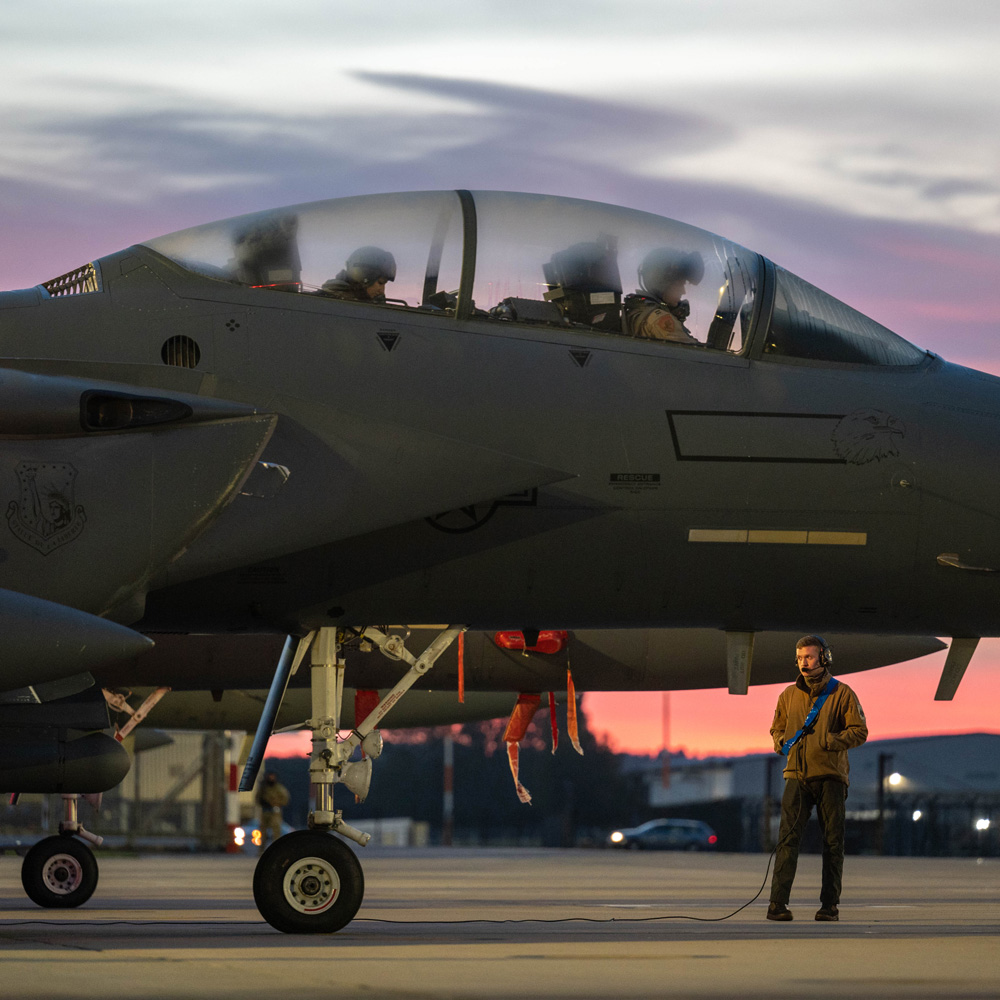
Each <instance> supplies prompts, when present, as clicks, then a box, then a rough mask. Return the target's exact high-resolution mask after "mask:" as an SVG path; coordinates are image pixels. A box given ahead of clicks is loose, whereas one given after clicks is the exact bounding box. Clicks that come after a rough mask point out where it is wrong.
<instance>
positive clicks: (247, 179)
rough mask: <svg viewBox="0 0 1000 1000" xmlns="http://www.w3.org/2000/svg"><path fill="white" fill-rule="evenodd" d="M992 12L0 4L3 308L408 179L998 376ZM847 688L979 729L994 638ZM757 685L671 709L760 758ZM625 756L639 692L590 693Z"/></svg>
mask: <svg viewBox="0 0 1000 1000" xmlns="http://www.w3.org/2000/svg"><path fill="white" fill-rule="evenodd" d="M998 105H1000V5H995V4H988V3H985V2H983V0H954V2H952V3H949V4H948V5H947V7H946V8H942V6H941V4H939V3H933V4H932V3H927V2H921V0H907V2H902V0H879V2H877V3H872V2H870V0H864V2H860V0H842V2H840V3H837V4H819V3H814V2H803V0H771V2H769V3H767V4H766V5H764V4H752V3H751V4H748V3H746V2H745V0H739V2H737V0H706V2H703V3H675V2H670V0H615V2H610V0H607V2H606V0H578V2H576V3H573V4H538V3H528V2H526V0H504V2H498V0H461V2H457V0H445V2H438V3H433V4H416V3H412V2H401V0H384V2H382V3H380V4H378V5H377V7H376V8H366V7H360V6H357V5H343V4H339V3H330V2H329V0H307V2H301V3H295V2H292V3H291V4H288V5H285V6H283V7H276V6H275V5H274V4H271V3H268V4H265V3H262V2H260V0H240V2H239V3H236V2H227V0H221V2H213V3H208V4H206V3H202V2H197V3H195V2H193V0H172V2H170V3H164V4H143V3H135V2H126V0H93V2H91V3H89V4H87V5H86V7H85V8H81V7H80V5H79V4H76V3H70V2H68V0H38V2H36V3H33V4H14V3H5V4H4V5H3V31H2V32H0V191H2V194H3V197H2V199H0V206H2V215H0V219H2V230H0V288H17V287H22V286H26V285H33V284H36V283H38V282H40V281H43V280H46V279H48V278H51V277H53V276H55V275H58V274H61V273H64V272H66V271H68V270H70V269H72V268H74V267H76V266H78V265H80V264H82V263H84V262H86V261H88V260H91V259H93V258H95V257H98V256H101V255H102V254H106V253H109V252H111V251H114V250H117V249H120V248H122V247H125V246H128V245H130V244H132V243H135V242H137V241H140V240H144V239H148V238H151V237H153V236H157V235H160V234H162V233H166V232H171V231H174V230H177V229H182V228H185V227H187V226H191V225H195V224H197V223H200V222H205V221H209V220H212V219H217V218H223V217H227V216H231V215H237V214H240V213H244V212H250V211H255V210H258V209H263V208H268V207H273V206H277V205H283V204H292V203H297V202H303V201H309V200H313V199H320V198H330V197H337V196H342V195H355V194H366V193H373V192H378V191H392V190H419V189H427V188H452V187H464V188H473V189H476V188H498V189H506V190H523V191H535V192H544V193H553V194H562V195H570V196H575V197H582V198H591V199H596V200H600V201H608V202H613V203H617V204H621V205H626V206H629V207H632V208H638V209H643V210H646V211H651V212H655V213H658V214H661V215H666V216H670V217H674V218H678V219H681V220H683V221H685V222H689V223H693V224H695V225H698V226H702V227H704V228H706V229H709V230H712V231H713V232H719V233H721V234H723V235H724V236H727V237H729V238H730V239H733V240H735V241H737V242H739V243H742V244H744V245H746V246H748V247H750V248H752V249H754V250H758V251H760V252H761V253H763V254H765V255H767V256H768V257H770V258H772V259H773V260H775V261H776V262H777V263H779V264H781V265H783V266H785V267H787V268H788V269H789V270H791V271H794V272H796V273H798V274H800V275H801V276H802V277H803V278H805V279H807V280H809V281H812V282H814V283H815V284H818V285H819V286H821V287H823V288H825V289H826V290H828V291H830V292H832V293H833V294H835V295H837V296H839V297H840V298H842V299H844V300H846V301H847V302H848V303H850V304H851V305H853V306H856V307H857V308H859V309H861V310H862V311H863V312H866V313H867V314H869V315H870V316H872V317H873V318H875V319H876V320H878V321H880V322H881V323H883V324H885V325H886V326H888V327H889V328H890V329H893V330H895V331H896V332H897V333H899V334H901V335H903V336H904V337H906V338H908V339H909V340H911V341H913V342H914V343H916V344H918V345H919V346H921V347H924V348H928V349H930V350H933V351H936V352H938V353H940V354H941V355H943V356H944V357H945V358H947V359H948V360H952V361H957V362H959V363H962V364H968V365H972V366H975V367H979V368H983V369H985V370H988V371H992V372H994V373H997V374H1000V346H998V344H997V334H998V328H1000V323H998V320H1000V280H998V276H1000V173H998V167H1000V129H997V127H996V126H997V122H998V121H1000V107H998ZM942 660H943V656H942V655H937V656H934V657H931V658H928V659H927V660H925V661H920V662H919V663H915V664H911V665H906V666H899V667H894V668H889V669H886V670H882V671H877V672H873V673H870V674H862V675H856V676H855V677H853V678H852V679H851V681H850V683H852V684H853V685H854V686H855V687H856V689H857V690H858V692H859V694H860V696H861V698H862V702H863V704H864V705H865V707H866V710H867V711H868V715H869V720H870V722H871V725H872V734H873V736H877V735H886V736H888V735H898V734H902V733H910V732H939V731H948V732H951V731H967V730H972V729H996V728H997V726H996V723H995V713H996V710H997V706H998V705H1000V698H998V695H1000V647H998V646H997V645H996V643H993V642H988V643H984V644H983V648H982V649H981V651H980V653H979V655H978V656H977V658H976V659H975V660H974V661H973V664H972V666H971V668H970V671H969V676H968V678H967V680H966V683H965V684H964V685H963V687H962V688H961V689H960V691H959V693H958V697H957V698H956V700H955V702H954V703H952V704H935V703H934V702H933V701H932V700H931V699H932V695H933V690H934V687H935V685H936V683H937V676H938V674H939V673H940V665H941V662H942ZM776 693H777V690H776V689H775V688H763V689H759V690H755V691H753V692H752V693H751V695H750V696H748V697H745V698H730V697H729V696H728V695H726V694H725V693H724V692H705V693H690V692H689V693H679V694H674V695H673V696H672V699H671V742H672V744H673V745H674V746H675V747H686V748H688V749H689V750H691V751H693V752H699V753H707V752H712V751H717V750H725V751H728V752H731V751H739V750H743V749H756V748H761V747H764V746H766V730H767V727H768V724H769V722H770V714H771V709H772V707H773V702H774V698H775V696H776ZM587 708H588V710H589V711H590V713H591V715H592V719H593V725H594V727H595V728H597V729H599V730H607V731H609V732H610V733H612V734H613V741H614V742H615V743H616V744H617V745H619V746H620V747H622V748H623V749H644V748H655V747H656V746H658V745H659V743H660V740H661V713H660V706H659V699H658V696H657V697H650V696H648V695H641V694H640V695H588V696H587Z"/></svg>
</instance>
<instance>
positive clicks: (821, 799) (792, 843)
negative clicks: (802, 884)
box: [771, 778, 847, 906]
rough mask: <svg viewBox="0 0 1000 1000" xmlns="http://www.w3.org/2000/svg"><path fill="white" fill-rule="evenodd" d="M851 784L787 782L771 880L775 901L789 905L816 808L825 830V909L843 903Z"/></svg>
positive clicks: (826, 781) (817, 815)
mask: <svg viewBox="0 0 1000 1000" xmlns="http://www.w3.org/2000/svg"><path fill="white" fill-rule="evenodd" d="M846 800H847V785H845V784H844V783H843V782H842V781H834V780H833V779H829V778H828V779H821V780H818V781H805V782H802V783H800V782H798V781H796V780H795V779H794V778H789V779H787V780H786V781H785V792H784V794H783V795H782V796H781V829H780V830H779V832H778V848H777V853H776V855H775V860H774V877H773V878H772V879H771V902H772V903H784V904H785V905H786V906H787V905H788V900H789V897H790V896H791V894H792V882H793V881H794V880H795V868H796V866H797V865H798V861H799V843H800V841H801V840H802V831H803V830H804V829H805V828H806V823H807V822H808V821H809V816H810V814H811V813H812V811H813V806H815V807H816V818H817V819H818V820H819V825H820V829H821V830H822V831H823V888H822V889H821V890H820V894H819V900H820V903H821V904H822V905H823V906H836V905H837V904H838V903H839V902H840V887H841V882H842V881H843V876H844V812H845V802H846Z"/></svg>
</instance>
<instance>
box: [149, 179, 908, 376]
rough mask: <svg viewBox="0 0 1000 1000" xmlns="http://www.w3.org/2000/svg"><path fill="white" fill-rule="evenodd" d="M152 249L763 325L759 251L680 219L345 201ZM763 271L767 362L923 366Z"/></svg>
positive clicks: (577, 204) (432, 295)
mask: <svg viewBox="0 0 1000 1000" xmlns="http://www.w3.org/2000/svg"><path fill="white" fill-rule="evenodd" d="M146 246H148V247H150V248H151V249H153V250H155V251H157V252H159V253H161V254H163V255H164V256H166V257H169V258H171V259H172V260H174V261H175V262H177V263H178V264H180V265H181V266H183V267H185V268H188V269H190V270H192V271H196V272H198V273H200V274H203V275H206V276H209V277H213V278H218V279H222V280H226V281H231V282H238V283H241V284H246V285H250V286H254V287H266V288H279V289H283V290H287V291H294V292H299V293H304V294H313V295H332V296H333V297H335V298H349V299H354V300H356V301H361V302H365V303H368V304H377V305H379V306H381V308H390V309H392V308H406V309H420V310H424V311H433V312H438V313H440V314H441V315H442V316H453V317H457V318H458V319H462V320H472V321H478V320H483V321H487V322H497V323H509V322H513V323H518V324H528V325H531V326H535V327H539V328H549V329H551V328H554V327H558V328H563V329H566V328H571V329H577V330H582V329H588V330H591V331H593V332H596V333H602V334H610V335H617V336H623V335H624V336H632V337H639V338H641V339H647V340H656V341H661V340H668V341H673V342H679V343H686V344H689V345H691V346H701V347H708V348H712V349H716V350H721V351H729V352H733V353H738V352H742V351H744V350H745V349H746V348H747V347H748V344H749V342H750V335H751V333H752V330H753V326H754V323H755V322H759V318H758V313H759V312H760V308H759V306H760V303H761V301H762V296H761V287H762V278H763V275H764V274H765V262H764V260H763V258H762V257H760V256H759V255H758V254H756V253H753V252H752V251H750V250H747V249H745V248H743V247H741V246H739V245H737V244H735V243H732V242H730V241H729V240H726V239H723V238H722V237H720V236H715V235H713V234H712V233H709V232H706V231H705V230H702V229H697V228H695V227H693V226H688V225H685V224H684V223H681V222H676V221H673V220H671V219H666V218H663V217H661V216H657V215H651V214H649V213H646V212H639V211H635V210H632V209H625V208H620V207H615V206H612V205H605V204H601V203H598V202H590V201H581V200H578V199H573V198H560V197H555V196H549V195H532V194H515V193H507V192H496V191H476V192H469V191H428V192H411V193H403V194H384V195H370V196H362V197H355V198H338V199H332V200H329V201H320V202H313V203H309V204H304V205H295V206H291V207H289V208H283V209H276V210H271V211H267V212H259V213H255V214H252V215H244V216H240V217H238V218H233V219H226V220H223V221H220V222H214V223H209V224H207V225H203V226H197V227H195V228H193V229H186V230H182V231H181V232H177V233H173V234H171V235H168V236H162V237H159V238H157V239H153V240H149V241H147V243H146ZM769 273H774V274H775V275H776V276H777V282H776V286H775V294H774V305H773V310H772V313H773V319H772V322H771V325H770V327H769V329H768V331H767V334H766V338H765V343H764V348H763V352H764V354H767V355H773V356H784V357H792V358H804V359H812V360H826V361H840V362H849V363H855V364H857V363H861V364H888V365H912V364H917V363H919V362H920V361H921V360H922V359H923V357H924V354H923V352H922V351H920V350H918V349H917V348H915V347H913V346H912V345H910V344H908V343H907V342H906V341H904V340H902V339H901V338H900V337H897V336H896V335H895V334H893V333H892V332H891V331H889V330H887V329H885V328H884V327H881V326H879V324H877V323H874V322H873V321H872V320H870V319H868V318H867V317H865V316H863V315H862V314H860V313H858V312H856V311H855V310H853V309H851V308H850V307H848V306H846V305H844V304H843V303H842V302H839V301H838V300H836V299H834V298H832V297H831V296H829V295H827V294H826V293H824V292H822V291H820V290H819V289H817V288H814V287H813V286H811V285H809V284H807V283H806V282H804V281H802V280H801V279H800V278H797V277H796V276H795V275H793V274H791V273H789V272H787V271H784V270H782V269H781V268H774V270H773V272H769ZM379 277H380V278H382V279H387V280H386V282H385V290H384V295H385V297H386V298H385V300H384V301H383V300H382V299H381V298H375V299H373V298H370V297H369V296H368V293H367V292H366V291H365V289H366V287H367V286H368V285H369V284H370V283H371V282H372V281H374V280H375V279H377V278H379ZM324 286H325V287H324ZM381 288H382V286H379V287H378V288H377V289H373V291H372V294H373V295H380V294H381Z"/></svg>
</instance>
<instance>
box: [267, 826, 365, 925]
mask: <svg viewBox="0 0 1000 1000" xmlns="http://www.w3.org/2000/svg"><path fill="white" fill-rule="evenodd" d="M364 894H365V877H364V873H363V872H362V871H361V864H360V863H359V861H358V859H357V858H356V857H355V855H354V852H353V851H352V850H351V849H350V848H349V847H348V846H347V845H346V844H345V843H344V842H343V841H342V840H339V839H338V838H337V837H335V836H333V834H331V833H324V832H323V831H321V830H299V831H297V832H295V833H288V834H286V835H285V836H284V837H280V838H279V839H278V840H276V841H275V842H274V843H273V844H272V845H271V846H270V847H269V848H268V849H267V850H266V851H265V852H264V854H263V855H262V856H261V859H260V861H258V862H257V867H256V869H255V870H254V873H253V898H254V902H256V904H257V909H258V910H260V915H261V916H262V917H263V918H264V919H265V920H266V921H267V922H268V923H269V924H270V925H271V926H272V927H274V928H275V929H276V930H279V931H284V932H285V933H286V934H331V933H333V931H339V930H340V928H341V927H343V926H344V925H345V924H349V923H350V922H351V921H352V920H353V919H354V915H355V914H356V913H357V912H358V909H359V908H360V907H361V900H362V899H363V898H364Z"/></svg>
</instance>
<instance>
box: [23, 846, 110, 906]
mask: <svg viewBox="0 0 1000 1000" xmlns="http://www.w3.org/2000/svg"><path fill="white" fill-rule="evenodd" d="M21 885H23V886H24V891H25V892H26V893H27V894H28V897H29V898H30V899H31V900H32V902H34V903H37V904H38V905H39V906H48V907H61V908H69V907H72V906H80V905H81V904H82V903H86V902H87V900H88V899H90V897H91V896H92V895H93V894H94V890H95V889H96V888H97V859H96V858H95V857H94V853H93V851H91V849H90V848H89V847H88V846H87V845H86V844H85V843H83V841H80V840H77V839H76V838H75V837H66V836H58V837H46V838H45V839H44V840H40V841H39V842H38V843H37V844H35V846H34V847H32V848H31V850H30V851H28V853H27V854H26V855H25V856H24V861H23V862H22V864H21Z"/></svg>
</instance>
